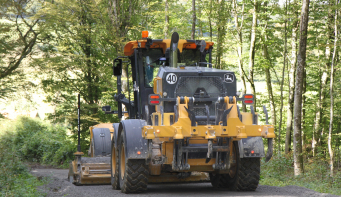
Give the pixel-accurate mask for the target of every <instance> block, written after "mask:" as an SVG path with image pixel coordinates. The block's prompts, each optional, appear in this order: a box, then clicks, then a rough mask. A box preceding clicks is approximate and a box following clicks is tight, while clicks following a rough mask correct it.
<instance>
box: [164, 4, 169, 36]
mask: <svg viewBox="0 0 341 197" xmlns="http://www.w3.org/2000/svg"><path fill="white" fill-rule="evenodd" d="M168 31H169V13H168V0H165V28H164V34H165V39H167V38H168Z"/></svg>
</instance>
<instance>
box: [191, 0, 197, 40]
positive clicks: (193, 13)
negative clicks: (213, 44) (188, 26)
mask: <svg viewBox="0 0 341 197" xmlns="http://www.w3.org/2000/svg"><path fill="white" fill-rule="evenodd" d="M196 20H197V15H196V13H195V0H192V33H191V39H192V40H194V39H195V22H196Z"/></svg>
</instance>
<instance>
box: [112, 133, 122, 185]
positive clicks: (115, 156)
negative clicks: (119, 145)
mask: <svg viewBox="0 0 341 197" xmlns="http://www.w3.org/2000/svg"><path fill="white" fill-rule="evenodd" d="M118 158H119V157H118V152H117V150H116V148H115V138H114V137H113V139H112V143H111V160H110V166H111V186H112V188H113V189H116V190H119V189H120V184H119V173H118V172H119V169H118V166H119V165H118Z"/></svg>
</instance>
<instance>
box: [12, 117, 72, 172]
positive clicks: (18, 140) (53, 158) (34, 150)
mask: <svg viewBox="0 0 341 197" xmlns="http://www.w3.org/2000/svg"><path fill="white" fill-rule="evenodd" d="M15 131H16V137H15V140H14V143H15V146H16V148H17V150H18V151H19V154H20V156H21V157H22V158H23V159H25V160H27V161H32V162H40V163H42V164H51V165H61V164H64V166H66V165H68V161H70V160H72V158H73V153H74V151H75V150H76V145H75V144H74V143H72V141H71V140H70V139H69V138H68V136H67V134H66V132H67V130H66V128H65V127H61V126H58V125H51V124H48V123H46V122H43V121H41V120H39V119H32V118H27V117H21V118H19V119H18V120H17V122H16V128H15Z"/></svg>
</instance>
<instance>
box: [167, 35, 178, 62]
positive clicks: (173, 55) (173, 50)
mask: <svg viewBox="0 0 341 197" xmlns="http://www.w3.org/2000/svg"><path fill="white" fill-rule="evenodd" d="M178 43H179V34H178V33H177V32H174V33H173V34H172V39H171V44H170V54H169V64H170V66H172V67H173V68H177V67H178Z"/></svg>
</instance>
